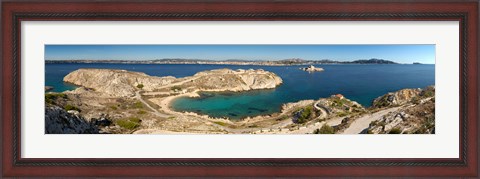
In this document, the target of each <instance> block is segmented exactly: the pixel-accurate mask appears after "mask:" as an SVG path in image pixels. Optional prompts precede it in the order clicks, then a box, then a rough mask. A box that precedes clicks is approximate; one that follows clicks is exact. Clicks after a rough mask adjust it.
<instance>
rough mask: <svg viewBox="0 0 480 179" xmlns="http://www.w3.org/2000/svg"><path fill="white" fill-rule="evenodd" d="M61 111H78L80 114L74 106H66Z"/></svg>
mask: <svg viewBox="0 0 480 179" xmlns="http://www.w3.org/2000/svg"><path fill="white" fill-rule="evenodd" d="M63 109H65V111H70V110H75V111H78V112H81V111H82V110H80V109H78V107H76V106H72V105H70V104H67V105H65V106H64V107H63Z"/></svg>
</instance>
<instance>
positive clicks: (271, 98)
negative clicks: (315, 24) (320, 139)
mask: <svg viewBox="0 0 480 179" xmlns="http://www.w3.org/2000/svg"><path fill="white" fill-rule="evenodd" d="M49 65H53V64H49ZM58 65H59V64H54V66H58ZM70 65H72V64H70ZM76 65H78V64H75V65H73V66H76ZM83 65H84V66H82V65H80V66H76V67H80V68H82V67H85V66H87V67H88V68H87V69H83V68H82V69H80V68H78V69H80V70H78V69H75V68H72V70H76V71H73V72H70V73H68V74H67V75H65V76H64V78H63V80H64V81H65V82H68V83H66V85H70V86H71V85H72V84H76V85H78V86H81V87H78V86H77V87H75V88H76V89H75V88H74V90H73V91H66V92H64V94H66V95H67V96H68V98H69V100H71V99H72V98H75V99H77V100H73V101H77V102H76V103H77V104H76V106H79V108H83V109H82V110H83V111H82V112H81V113H82V114H83V115H84V116H86V117H87V118H92V117H93V118H95V117H96V116H97V118H98V112H102V113H109V114H110V115H111V116H117V117H110V118H118V119H120V120H124V118H125V117H127V116H135V117H133V119H134V121H137V119H136V118H138V117H139V116H140V117H141V119H140V118H138V120H140V121H142V122H138V123H135V124H137V125H135V126H134V127H133V128H132V129H134V131H133V132H135V133H158V132H159V131H170V132H174V131H176V132H187V133H188V132H193V133H197V132H200V133H202V131H203V132H207V133H268V132H267V131H264V130H262V129H260V130H258V129H259V128H264V127H268V126H270V127H269V128H270V129H272V128H278V129H279V131H276V132H275V130H274V132H273V133H279V132H280V133H290V132H292V131H291V130H292V128H291V127H292V125H293V126H295V125H294V124H295V122H293V118H291V117H294V116H295V114H296V113H298V111H297V112H295V111H296V110H299V109H303V108H305V107H307V108H308V106H309V105H311V104H313V103H314V101H309V99H313V100H318V99H326V100H327V101H330V102H327V103H329V104H330V105H327V106H328V107H327V108H329V109H331V107H332V106H331V101H332V100H333V101H335V98H331V97H330V96H332V95H333V94H342V95H341V96H342V98H343V96H345V97H346V99H347V98H348V101H352V102H349V103H348V104H351V106H350V107H348V108H346V109H349V111H347V112H345V111H344V109H343V108H341V109H338V110H339V112H337V113H338V114H337V115H342V116H343V115H345V114H344V113H348V114H352V115H354V116H357V115H363V113H364V112H361V111H365V108H367V107H369V106H370V105H371V104H372V102H373V101H374V99H376V98H377V97H379V96H382V95H384V94H386V93H388V92H392V91H396V90H400V89H404V88H414V89H417V88H424V87H426V86H429V85H432V84H434V77H432V76H433V75H434V72H433V70H432V69H430V66H428V65H420V66H418V65H378V64H377V65H324V66H322V68H326V69H327V70H325V71H324V72H321V73H305V72H303V71H301V70H298V67H297V66H281V67H279V66H275V67H272V66H233V65H227V66H225V67H229V68H232V67H234V68H232V69H235V67H237V69H235V70H229V69H223V68H219V66H217V65H212V66H210V65H208V66H202V65H192V66H190V67H189V65H178V66H176V67H177V68H175V66H174V67H173V69H174V70H176V71H175V72H176V73H177V76H178V77H175V76H169V75H158V76H150V75H149V74H146V73H143V72H135V71H133V70H128V71H127V70H124V68H131V69H134V70H137V71H144V72H149V73H157V74H161V73H168V72H164V71H162V68H165V66H163V65H160V66H157V69H156V70H154V69H150V70H148V69H147V70H145V69H142V65H124V64H121V65H118V66H116V65H110V66H109V67H110V70H109V69H108V68H102V69H91V67H96V66H97V67H98V66H102V65H103V64H102V65H98V64H83ZM59 66H62V65H59ZM167 66H168V68H172V66H171V65H167ZM198 66H201V67H203V68H206V67H210V68H213V69H214V70H211V71H209V70H207V71H201V72H198V71H192V70H189V71H184V73H183V74H191V73H194V74H193V75H191V76H186V75H178V73H179V71H180V72H181V71H182V68H181V67H186V69H189V68H196V67H198ZM417 66H418V67H417ZM47 67H48V65H47ZM103 67H105V66H103ZM112 67H113V68H112ZM144 67H147V66H144ZM245 67H249V68H252V70H241V69H245ZM379 67H381V68H384V70H379ZM149 68H151V66H149ZM264 68H265V69H268V71H267V70H264ZM432 68H433V65H432ZM67 69H68V68H67ZM112 69H122V70H112ZM270 70H271V71H276V72H277V73H271V72H270ZM331 71H336V73H332V72H331ZM329 72H330V73H329ZM361 72H363V75H362V73H361ZM402 73H405V74H402ZM99 74H104V75H99ZM241 74H248V75H245V77H241V76H242V75H241ZM276 74H278V79H275V78H277V77H276ZM410 74H413V75H412V76H409V75H410ZM415 74H416V75H420V76H423V77H426V78H418V76H417V77H415ZM50 75H51V74H50ZM225 75H227V76H225ZM251 75H264V76H263V77H261V79H263V80H260V82H259V81H258V78H251V77H250V76H251ZM430 75H431V76H430ZM247 76H248V78H246V77H247ZM389 77H390V78H391V79H390V80H387V82H385V80H386V78H389ZM202 79H203V81H202ZM325 79H328V80H325ZM412 79H415V80H412ZM232 80H233V81H232ZM238 80H240V81H238ZM362 80H364V81H362ZM376 80H378V81H376ZM430 80H431V81H430ZM254 83H257V84H256V85H253V86H251V85H252V84H254ZM362 83H364V84H363V85H365V86H368V87H370V88H369V89H368V90H365V91H362V86H363V85H362ZM47 84H48V82H47ZM53 84H54V83H50V84H49V85H53ZM140 84H141V86H140ZM245 84H246V86H245ZM249 84H250V85H249ZM258 84H260V85H258ZM239 85H240V86H239ZM379 85H380V86H379ZM382 85H383V86H382ZM53 86H54V88H53V90H55V89H57V90H58V89H62V86H61V85H60V86H55V85H53ZM255 86H256V87H255ZM342 86H343V87H342ZM355 87H356V88H355ZM363 87H364V86H363ZM377 88H378V89H383V90H380V91H379V92H378V93H374V94H372V96H373V97H369V96H368V95H366V94H368V93H370V94H371V93H372V92H375V91H376V89H377ZM345 89H350V91H349V90H345ZM352 89H357V91H355V90H353V91H351V90H352ZM358 89H359V90H358ZM385 89H391V90H389V91H386V90H385ZM365 92H367V93H365ZM351 94H358V95H359V96H355V95H351ZM356 97H357V98H358V99H360V100H355V98H356ZM362 98H365V100H364V101H362V100H361V99H362ZM408 98H409V99H410V98H412V96H409V97H408ZM115 101H117V102H115ZM119 101H124V102H122V103H130V104H133V105H134V106H139V107H140V108H139V109H136V108H137V107H134V108H131V107H128V106H130V105H127V106H126V107H125V106H124V105H123V104H122V103H118V102H119ZM320 101H321V100H320ZM317 102H318V101H317ZM357 102H358V103H357ZM67 103H68V102H67ZM315 103H316V102H315ZM343 103H344V102H342V104H343ZM377 103H379V102H377ZM108 105H113V106H108ZM87 106H90V107H87ZM95 106H96V107H95ZM117 106H118V108H125V109H127V111H123V112H122V113H120V114H119V113H118V112H117V113H116V112H115V110H116V108H117ZM295 106H296V107H295ZM99 108H101V110H98V109H99ZM109 108H110V109H109ZM130 108H131V109H132V110H131V111H128V110H129V109H130ZM112 109H115V110H112ZM352 109H353V110H354V111H356V112H353V113H352V111H351V110H352ZM386 110H390V111H396V110H393V108H392V109H391V108H388V109H386ZM342 111H343V112H342ZM367 111H371V109H368V110H367ZM136 113H138V114H142V115H138V114H136ZM326 113H327V112H325V110H323V112H322V109H321V108H319V109H317V112H316V114H317V115H319V116H318V117H317V118H316V119H315V120H316V121H321V120H322V119H324V118H325V117H326V116H330V114H329V115H325V114H326ZM368 113H369V112H368ZM379 114H380V113H379ZM381 114H382V115H385V114H384V113H381ZM292 115H293V116H292ZM374 116H375V115H374ZM351 117H353V116H351ZM357 117H358V116H357ZM288 118H290V119H291V120H285V119H288ZM341 119H342V120H341ZM129 120H130V119H129ZM160 121H161V125H159V124H158V123H159V122H160ZM328 121H330V122H328ZM332 121H342V122H343V121H344V120H343V118H339V117H337V118H334V119H330V120H327V123H326V124H337V123H338V122H332ZM309 123H310V124H308V125H307V126H310V127H311V128H312V127H313V128H318V127H319V126H316V125H320V124H324V123H319V122H316V123H312V122H309ZM140 124H141V125H140ZM340 124H342V123H340ZM355 124H356V123H353V125H355ZM312 125H313V126H312ZM337 125H339V124H337ZM137 126H142V127H140V128H139V127H137ZM162 126H163V127H162ZM320 127H321V126H320ZM106 128H107V130H106V131H107V132H108V133H112V132H113V133H124V132H126V131H124V130H125V129H122V128H117V129H111V127H106ZM282 128H284V129H287V128H289V130H288V131H282V130H280V129H282ZM362 128H363V127H362ZM187 129H188V130H187ZM305 130H310V128H302V129H301V130H300V128H298V129H297V130H293V131H294V132H293V133H299V132H300V131H305ZM115 131H116V132H115ZM122 131H123V132H122ZM195 131H197V132H195ZM338 131H339V132H341V130H338ZM376 131H377V132H382V130H378V129H376ZM310 132H313V131H310ZM383 132H385V131H383Z"/></svg>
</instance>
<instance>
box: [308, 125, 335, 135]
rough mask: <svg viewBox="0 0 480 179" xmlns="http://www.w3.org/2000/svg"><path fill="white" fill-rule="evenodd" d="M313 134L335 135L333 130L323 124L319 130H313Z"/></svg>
mask: <svg viewBox="0 0 480 179" xmlns="http://www.w3.org/2000/svg"><path fill="white" fill-rule="evenodd" d="M313 133H314V134H335V129H334V128H333V127H332V126H329V125H328V124H324V125H323V126H322V127H321V128H320V129H315V131H313Z"/></svg>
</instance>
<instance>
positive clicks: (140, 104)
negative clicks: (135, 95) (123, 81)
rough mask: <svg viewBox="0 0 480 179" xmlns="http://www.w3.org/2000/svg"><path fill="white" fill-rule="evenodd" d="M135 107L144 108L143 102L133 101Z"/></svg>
mask: <svg viewBox="0 0 480 179" xmlns="http://www.w3.org/2000/svg"><path fill="white" fill-rule="evenodd" d="M133 107H134V108H143V104H142V102H140V101H137V102H135V103H133Z"/></svg>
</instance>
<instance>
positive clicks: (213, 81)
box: [190, 69, 282, 91]
mask: <svg viewBox="0 0 480 179" xmlns="http://www.w3.org/2000/svg"><path fill="white" fill-rule="evenodd" d="M195 77H198V78H196V79H195V80H193V82H192V83H191V84H190V85H192V86H193V88H197V89H199V90H212V91H247V90H254V89H272V88H275V87H277V86H278V85H280V84H281V83H282V79H281V78H280V77H279V76H277V75H276V74H274V73H272V72H268V71H264V70H262V69H258V70H252V69H250V70H236V71H234V70H230V69H219V70H211V71H205V72H199V73H197V74H195V75H194V78H195Z"/></svg>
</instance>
